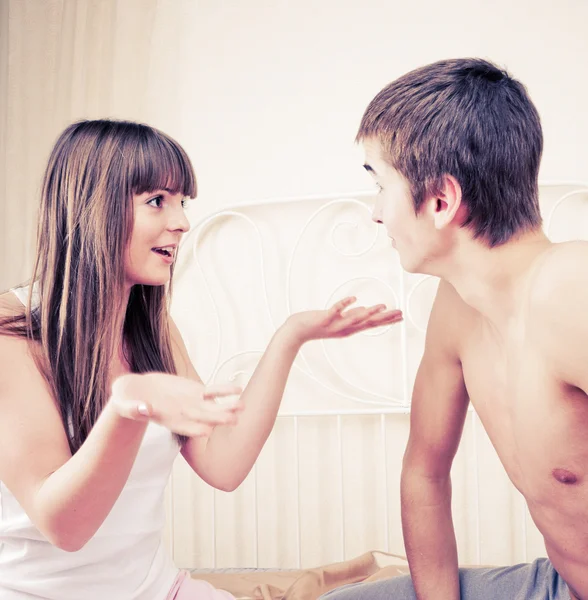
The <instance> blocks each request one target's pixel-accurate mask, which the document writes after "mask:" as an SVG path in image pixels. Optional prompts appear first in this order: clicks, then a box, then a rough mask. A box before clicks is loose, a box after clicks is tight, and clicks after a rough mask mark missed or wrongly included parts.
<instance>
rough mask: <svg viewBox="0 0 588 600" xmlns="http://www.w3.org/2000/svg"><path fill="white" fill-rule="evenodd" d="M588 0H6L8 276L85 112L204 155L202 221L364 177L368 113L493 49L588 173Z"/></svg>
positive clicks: (552, 164)
mask: <svg viewBox="0 0 588 600" xmlns="http://www.w3.org/2000/svg"><path fill="white" fill-rule="evenodd" d="M587 22H588V3H586V2H585V0H562V1H561V2H559V3H557V4H556V3H555V2H553V1H552V0H538V1H537V0H534V1H533V0H496V1H495V2H493V3H489V2H477V3H473V2H466V1H465V0H448V1H446V2H444V3H439V2H435V1H433V0H427V1H422V2H403V3H400V2H391V1H389V0H365V1H363V2H350V1H341V0H318V1H316V0H315V1H311V0H298V1H297V2H288V1H286V0H274V1H269V0H247V1H246V2H245V1H241V2H239V1H237V0H198V1H196V0H124V2H123V1H120V0H102V1H101V2H93V1H90V0H3V1H2V6H1V10H0V36H1V43H2V45H1V46H0V47H1V48H3V51H2V52H1V53H0V86H1V87H2V90H1V92H2V96H1V97H0V100H1V102H0V123H2V126H1V128H0V232H1V234H2V239H1V242H2V243H0V288H1V287H5V286H7V285H10V284H13V283H14V282H15V280H17V279H21V278H24V277H26V275H27V273H28V268H29V265H30V262H31V260H32V253H31V244H30V239H31V232H32V229H33V221H34V218H35V207H36V204H37V195H38V186H39V181H40V177H41V171H42V169H43V166H44V161H45V159H46V156H47V154H48V152H49V149H50V146H51V144H52V142H53V140H54V138H55V136H56V135H57V134H58V132H59V131H60V130H61V129H62V128H63V127H64V126H65V125H66V124H67V123H69V122H70V121H72V120H74V119H78V118H82V117H99V116H116V117H124V118H130V119H141V120H146V121H148V122H150V123H152V124H154V125H156V126H158V127H161V128H162V129H164V130H166V131H168V132H169V133H170V134H172V135H174V136H176V137H177V138H178V139H179V141H181V142H182V143H183V144H184V145H185V146H186V148H187V149H188V151H189V153H190V155H191V156H192V158H193V160H194V163H195V165H196V169H197V173H198V178H199V182H200V190H201V194H200V199H199V202H197V203H196V205H195V206H194V208H193V209H192V210H191V216H192V217H193V218H194V219H197V218H199V217H200V216H202V215H203V214H206V213H210V212H212V211H214V210H215V209H217V208H219V207H221V206H224V205H227V204H230V203H234V202H236V201H240V200H246V199H251V198H259V197H276V196H294V195H301V194H302V195H305V194H315V193H324V192H332V191H348V190H357V189H365V188H366V187H367V186H369V181H368V179H367V178H366V175H365V174H364V173H363V172H362V169H361V167H360V165H361V155H360V153H359V150H358V149H357V148H356V147H355V146H354V144H353V139H354V136H355V132H356V128H357V126H358V123H359V120H360V118H361V115H362V112H363V110H364V108H365V107H366V105H367V103H368V102H369V100H370V99H371V98H372V97H373V96H374V94H375V93H376V92H377V91H379V90H380V89H381V88H382V87H383V86H384V85H385V84H387V83H388V82H389V81H391V80H392V79H394V78H395V77H397V76H399V75H400V74H402V73H404V72H405V71H407V70H409V69H412V68H414V67H417V66H419V65H422V64H424V63H427V62H431V61H434V60H438V59H441V58H447V57H457V56H474V55H475V56H482V57H487V58H490V59H492V60H494V61H496V62H498V63H500V64H502V65H504V66H506V67H507V68H509V69H510V70H511V71H512V73H513V74H514V75H515V76H517V77H518V78H520V79H521V80H522V81H523V82H524V83H525V84H526V85H527V86H528V88H529V90H530V92H531V95H532V97H533V98H534V100H535V103H536V104H537V107H538V109H539V112H540V113H541V115H542V119H543V124H544V129H545V142H546V143H545V154H544V161H543V166H542V171H541V175H542V178H543V179H553V178H557V179H563V178H566V179H582V180H585V179H588V173H587V171H588V144H587V143H586V140H587V139H588V118H587V117H586V109H585V103H586V97H588V83H587V78H586V75H585V74H586V72H587V63H588V37H587V36H586V31H585V24H586V23H587Z"/></svg>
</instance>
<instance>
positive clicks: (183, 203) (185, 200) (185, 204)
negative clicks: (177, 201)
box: [182, 198, 188, 208]
mask: <svg viewBox="0 0 588 600" xmlns="http://www.w3.org/2000/svg"><path fill="white" fill-rule="evenodd" d="M182 208H188V200H187V199H186V198H184V199H183V200H182Z"/></svg>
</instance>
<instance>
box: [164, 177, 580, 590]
mask: <svg viewBox="0 0 588 600" xmlns="http://www.w3.org/2000/svg"><path fill="white" fill-rule="evenodd" d="M540 199H541V208H542V212H543V215H544V221H545V223H544V227H545V230H546V232H547V233H548V235H549V236H550V237H551V238H552V239H553V240H554V241H563V240H566V239H588V201H587V200H588V185H586V184H582V183H577V182H545V183H543V184H542V185H541V187H540ZM372 203H373V196H372V195H371V193H355V194H337V195H328V196H317V197H304V198H286V199H279V200H268V201H259V202H251V203H246V204H239V205H236V206H233V207H228V208H224V209H223V210H221V211H218V212H216V213H214V214H211V215H209V216H207V217H206V218H204V219H202V220H200V221H199V222H198V223H197V224H195V226H194V227H193V228H192V229H191V230H190V232H189V233H188V234H186V236H185V238H184V240H183V245H182V250H181V252H180V256H179V259H178V265H177V268H176V275H175V278H174V300H173V304H172V314H173V317H174V319H175V321H176V322H177V324H178V326H179V328H180V331H181V332H182V335H183V337H184V340H185V342H186V345H187V347H188V351H189V353H190V356H191V358H192V360H193V362H194V364H195V365H196V367H197V369H198V371H199V373H200V375H201V376H202V378H203V380H204V381H206V382H228V381H232V382H236V383H238V384H241V385H243V384H245V383H246V381H247V379H248V377H249V376H250V374H251V373H252V371H253V369H254V368H255V365H256V363H257V361H258V360H259V357H260V355H261V352H262V351H263V349H264V348H265V346H266V345H267V343H268V341H269V339H270V337H271V335H272V333H273V332H274V331H275V329H276V328H277V327H278V326H279V325H280V324H281V323H282V322H283V321H284V320H285V318H286V317H287V315H288V314H290V313H291V312H293V311H298V310H304V309H310V308H317V307H326V306H328V305H329V304H331V303H332V302H334V301H335V300H337V299H339V298H342V297H344V296H346V295H351V294H352V295H356V296H357V297H358V300H359V302H361V303H365V304H372V303H377V302H386V303H387V304H388V306H390V307H398V308H401V309H402V310H403V311H404V314H405V320H404V322H403V323H402V324H400V325H393V326H391V327H384V328H381V329H380V330H377V331H373V332H369V333H365V334H361V335H358V336H354V337H353V338H350V339H346V340H336V341H332V340H329V341H324V342H322V341H317V342H311V343H309V344H307V345H306V346H304V347H303V350H302V352H301V353H300V355H299V357H298V359H297V361H296V363H295V365H294V368H293V370H292V373H291V376H290V379H289V382H288V385H287V389H286V392H285V395H284V401H283V403H282V408H281V411H280V415H279V417H278V420H277V422H276V426H275V428H274V431H273V433H272V435H271V437H270V439H269V440H268V442H267V444H266V446H265V448H264V450H263V452H262V454H261V455H260V457H259V460H258V462H257V464H256V466H255V468H254V469H253V471H252V472H251V473H250V475H249V477H248V478H247V480H246V481H245V482H244V483H243V485H242V486H241V487H240V488H239V489H238V490H237V491H235V492H233V493H231V494H226V493H223V492H219V491H216V490H212V489H211V488H210V487H208V486H207V485H206V484H204V483H203V482H201V481H199V480H198V479H197V477H195V476H194V475H193V474H192V473H191V472H190V471H189V468H188V467H187V466H186V465H185V464H184V463H183V461H181V460H180V461H178V462H177V464H176V465H175V467H174V473H173V477H172V481H171V483H170V486H169V488H168V491H167V507H168V526H167V541H168V544H169V546H170V548H171V549H172V552H173V556H174V560H175V561H176V563H177V564H178V565H179V566H180V567H184V568H188V569H191V570H192V571H193V574H194V576H197V577H205V578H208V579H209V580H210V581H211V582H213V583H214V584H215V585H217V586H218V587H225V588H228V589H229V591H233V593H235V595H237V596H238V597H257V598H270V597H271V598H282V597H288V598H302V597H305V598H311V597H313V595H312V594H313V593H314V592H312V591H308V590H312V589H314V590H315V591H316V589H318V588H317V587H316V586H317V585H319V583H320V581H322V583H321V584H320V585H323V586H324V585H325V577H326V578H327V580H330V581H332V577H333V573H336V574H337V575H338V576H342V577H351V578H352V579H353V577H355V578H356V579H357V578H359V579H363V578H365V577H378V576H383V575H387V576H388V575H390V574H396V573H400V572H405V571H406V564H405V563H404V561H403V560H402V558H401V556H402V553H403V542H402V533H401V525H400V502H399V494H398V489H399V477H400V470H401V460H402V455H403V451H404V446H405V444H406V440H407V435H408V417H409V412H410V392H411V388H412V384H413V381H414V377H415V373H416V369H417V367H418V363H419V360H420V356H421V354H422V350H423V343H424V333H425V329H426V324H427V319H428V315H429V312H430V308H431V304H432V300H433V297H434V294H435V291H436V288H437V284H438V282H437V280H436V278H434V277H428V276H421V275H413V274H408V273H405V272H403V271H402V269H401V268H400V264H399V261H398V257H397V255H396V253H395V251H394V250H393V249H392V248H391V247H390V245H389V240H388V238H387V237H386V236H385V234H384V232H383V231H382V229H381V228H378V227H377V226H376V225H375V224H374V223H373V222H372V221H371V205H372ZM452 479H453V488H454V492H453V513H454V520H455V529H456V536H457V542H458V549H459V554H460V560H461V561H462V562H464V563H468V564H474V565H479V564H511V563H514V562H520V561H527V560H531V559H533V558H534V557H536V556H540V555H543V554H544V547H543V542H542V539H541V536H540V535H539V533H538V532H537V531H536V529H535V527H534V525H533V523H532V521H531V519H530V517H529V515H528V512H527V509H526V506H525V503H524V501H523V500H522V498H521V497H520V495H519V494H518V492H516V490H514V489H513V487H512V485H511V484H510V482H509V481H508V479H507V477H506V475H505V474H504V472H503V469H502V467H501V465H500V464H499V462H498V459H497V457H496V455H495V453H494V451H493V449H492V447H491V445H490V443H489V440H488V439H487V437H486V435H485V433H484V431H483V429H482V427H481V426H480V423H479V421H478V418H477V416H476V414H475V412H474V411H473V409H470V411H469V414H468V418H467V423H466V427H465V430H464V434H463V438H462V443H461V446H460V450H459V452H458V455H457V457H456V460H455V463H454V467H453V472H452ZM320 565H335V566H331V567H329V569H327V570H326V571H325V570H321V569H320V568H317V567H318V566H320ZM381 568H384V570H381ZM321 578H322V579H321ZM317 581H318V582H319V583H317ZM295 582H298V583H295ZM301 582H302V583H301ZM313 582H314V583H313ZM292 585H294V586H296V585H298V586H299V590H298V591H296V588H294V592H292ZM264 586H265V587H264ZM304 586H306V588H305V587H304ZM313 586H314V587H313ZM288 588H290V592H288V594H286V596H284V593H285V590H286V589H288ZM300 590H304V591H300ZM264 594H265V596H264ZM297 594H298V595H297ZM304 594H306V595H304Z"/></svg>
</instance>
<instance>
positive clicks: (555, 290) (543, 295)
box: [529, 241, 588, 320]
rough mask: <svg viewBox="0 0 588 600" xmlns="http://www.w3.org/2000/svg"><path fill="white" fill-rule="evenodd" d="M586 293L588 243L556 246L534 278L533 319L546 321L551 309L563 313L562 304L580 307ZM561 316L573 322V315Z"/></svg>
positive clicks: (567, 243)
mask: <svg viewBox="0 0 588 600" xmlns="http://www.w3.org/2000/svg"><path fill="white" fill-rule="evenodd" d="M585 294H588V242H584V241H575V242H565V243H561V244H553V246H552V247H551V248H550V249H549V251H547V252H546V253H545V255H544V256H543V257H542V259H541V261H540V263H539V265H538V267H537V272H536V273H535V276H534V277H533V279H532V283H531V288H530V294H529V301H530V309H531V313H530V316H531V318H535V319H537V318H539V319H545V317H546V316H548V315H546V313H545V311H547V310H550V309H551V310H554V311H557V312H558V313H560V312H561V308H562V303H563V304H565V305H567V306H573V305H576V304H578V301H579V300H580V299H582V297H584V298H585ZM584 306H586V305H584ZM561 316H562V317H563V318H564V319H568V320H569V319H570V318H572V316H573V315H561Z"/></svg>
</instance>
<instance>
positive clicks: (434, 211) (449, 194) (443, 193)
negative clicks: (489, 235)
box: [429, 174, 465, 229]
mask: <svg viewBox="0 0 588 600" xmlns="http://www.w3.org/2000/svg"><path fill="white" fill-rule="evenodd" d="M461 200H462V196H461V185H459V181H457V179H456V178H455V177H453V175H447V174H445V175H443V176H442V177H441V180H440V182H439V186H438V187H437V189H436V190H435V193H434V194H432V195H431V197H430V204H429V206H430V211H431V216H432V218H433V223H434V224H435V228H436V229H444V228H445V227H447V226H448V225H450V224H451V223H454V222H455V221H456V218H458V220H461V219H459V217H460V216H461V214H462V212H463V209H464V208H465V207H464V206H463V205H462V202H461ZM460 209H461V210H460Z"/></svg>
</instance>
